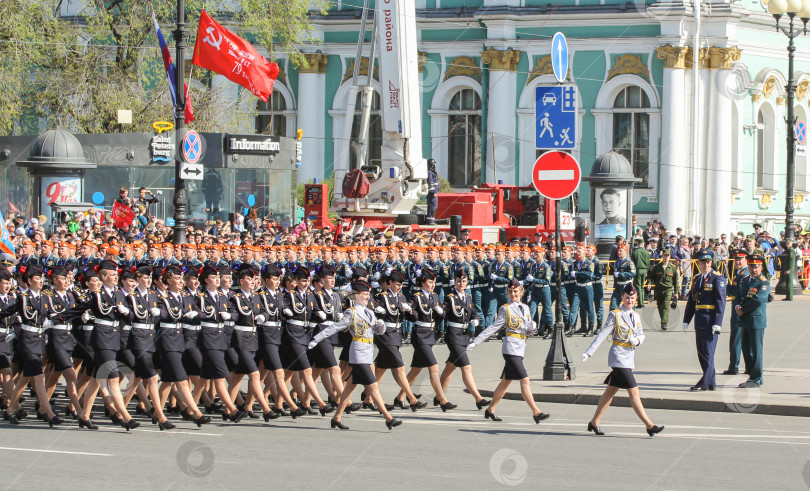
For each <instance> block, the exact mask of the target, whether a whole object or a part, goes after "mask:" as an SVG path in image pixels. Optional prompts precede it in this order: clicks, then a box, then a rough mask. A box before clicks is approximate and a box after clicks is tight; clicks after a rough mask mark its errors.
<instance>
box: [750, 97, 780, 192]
mask: <svg viewBox="0 0 810 491" xmlns="http://www.w3.org/2000/svg"><path fill="white" fill-rule="evenodd" d="M774 121H775V116H774V111H773V108H772V107H771V106H770V105H768V104H763V105H762V106H760V108H759V111H757V157H756V158H757V161H756V165H757V167H756V174H755V176H754V187H755V188H756V189H765V190H773V189H776V180H775V173H776V147H775V145H774V143H775V142H774V131H775V127H774Z"/></svg>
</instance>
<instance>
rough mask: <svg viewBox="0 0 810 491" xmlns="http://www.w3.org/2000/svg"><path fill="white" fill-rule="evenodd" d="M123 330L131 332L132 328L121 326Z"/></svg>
mask: <svg viewBox="0 0 810 491" xmlns="http://www.w3.org/2000/svg"><path fill="white" fill-rule="evenodd" d="M121 329H122V330H124V331H131V330H132V326H121Z"/></svg>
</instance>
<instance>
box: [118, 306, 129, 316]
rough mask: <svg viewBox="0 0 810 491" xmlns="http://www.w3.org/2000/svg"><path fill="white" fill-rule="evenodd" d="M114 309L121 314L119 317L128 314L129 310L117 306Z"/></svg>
mask: <svg viewBox="0 0 810 491" xmlns="http://www.w3.org/2000/svg"><path fill="white" fill-rule="evenodd" d="M116 308H117V309H118V312H120V313H121V315H127V314H129V308H127V307H126V306H125V305H119V306H117V307H116Z"/></svg>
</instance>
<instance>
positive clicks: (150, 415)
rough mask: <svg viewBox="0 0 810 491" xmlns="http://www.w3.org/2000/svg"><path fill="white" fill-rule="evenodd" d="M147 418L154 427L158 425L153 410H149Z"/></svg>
mask: <svg viewBox="0 0 810 491" xmlns="http://www.w3.org/2000/svg"><path fill="white" fill-rule="evenodd" d="M149 418H150V419H151V420H152V424H153V425H156V424H158V423H159V421H158V419H157V418H156V417H155V408H151V409H150V410H149Z"/></svg>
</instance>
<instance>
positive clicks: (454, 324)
mask: <svg viewBox="0 0 810 491" xmlns="http://www.w3.org/2000/svg"><path fill="white" fill-rule="evenodd" d="M447 325H448V326H449V327H457V328H459V329H467V324H465V323H463V322H449V321H448V322H447Z"/></svg>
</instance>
